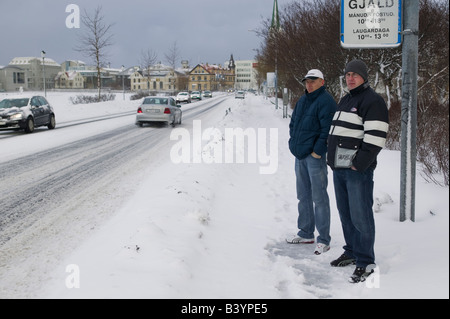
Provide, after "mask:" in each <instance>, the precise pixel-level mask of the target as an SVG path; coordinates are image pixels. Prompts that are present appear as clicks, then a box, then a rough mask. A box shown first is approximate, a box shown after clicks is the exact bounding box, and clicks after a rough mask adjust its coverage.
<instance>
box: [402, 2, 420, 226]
mask: <svg viewBox="0 0 450 319" xmlns="http://www.w3.org/2000/svg"><path fill="white" fill-rule="evenodd" d="M403 3H404V10H403V12H404V16H403V17H404V29H403V49H402V73H403V75H402V78H403V84H402V113H401V126H402V133H401V177H400V221H402V222H403V221H405V220H406V219H410V220H411V221H413V222H414V221H415V191H416V154H417V148H416V136H417V73H418V54H419V53H418V33H419V0H408V1H404V2H403Z"/></svg>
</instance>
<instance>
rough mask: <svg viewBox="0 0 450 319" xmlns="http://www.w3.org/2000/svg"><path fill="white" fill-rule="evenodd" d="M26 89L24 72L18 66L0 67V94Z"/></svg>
mask: <svg viewBox="0 0 450 319" xmlns="http://www.w3.org/2000/svg"><path fill="white" fill-rule="evenodd" d="M27 87H28V83H27V75H26V71H25V70H24V69H22V68H20V67H18V66H12V65H8V66H5V67H0V92H3V91H20V90H24V89H26V88H27Z"/></svg>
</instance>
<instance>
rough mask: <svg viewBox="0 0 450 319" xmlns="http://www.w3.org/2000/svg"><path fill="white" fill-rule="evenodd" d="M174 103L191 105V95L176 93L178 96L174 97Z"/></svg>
mask: <svg viewBox="0 0 450 319" xmlns="http://www.w3.org/2000/svg"><path fill="white" fill-rule="evenodd" d="M176 102H177V103H181V102H185V103H191V95H190V94H189V92H180V93H178V95H177V97H176Z"/></svg>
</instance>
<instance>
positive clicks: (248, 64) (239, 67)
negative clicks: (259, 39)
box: [235, 60, 258, 90]
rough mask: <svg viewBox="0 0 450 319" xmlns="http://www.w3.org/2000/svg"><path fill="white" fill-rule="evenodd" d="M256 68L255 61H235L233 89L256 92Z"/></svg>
mask: <svg viewBox="0 0 450 319" xmlns="http://www.w3.org/2000/svg"><path fill="white" fill-rule="evenodd" d="M257 67H258V64H257V62H256V61H255V60H241V61H236V81H235V88H236V89H238V90H258V81H257V75H258V72H257Z"/></svg>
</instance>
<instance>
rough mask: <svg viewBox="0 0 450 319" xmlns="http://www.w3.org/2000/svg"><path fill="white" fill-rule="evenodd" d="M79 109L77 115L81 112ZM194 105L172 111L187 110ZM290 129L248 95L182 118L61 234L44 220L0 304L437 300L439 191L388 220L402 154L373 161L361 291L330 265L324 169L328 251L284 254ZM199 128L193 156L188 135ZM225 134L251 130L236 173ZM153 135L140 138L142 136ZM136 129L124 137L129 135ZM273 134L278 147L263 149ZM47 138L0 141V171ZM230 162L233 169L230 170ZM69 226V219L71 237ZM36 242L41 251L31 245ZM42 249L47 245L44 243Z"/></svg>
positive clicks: (441, 244) (77, 211) (7, 274)
mask: <svg viewBox="0 0 450 319" xmlns="http://www.w3.org/2000/svg"><path fill="white" fill-rule="evenodd" d="M54 94H56V93H54ZM49 99H50V102H51V103H53V102H52V97H49ZM61 99H62V96H59V97H57V96H55V97H54V100H55V101H60V100H61ZM198 103H206V102H205V101H202V102H198ZM53 104H54V103H53ZM193 104H196V103H193ZM136 105H137V104H136V101H126V102H121V101H114V102H110V103H109V105H108V110H109V111H110V112H112V113H113V112H124V111H127V110H132V109H134V108H135V107H136ZM105 106H106V105H105ZM81 107H82V108H84V111H85V113H88V112H87V111H86V110H87V109H88V108H90V107H92V106H81ZM97 107H98V109H101V108H102V105H99V106H97ZM191 108H193V105H186V106H183V109H185V110H186V111H187V110H188V109H191ZM68 109H73V106H69V105H66V104H64V103H61V108H60V110H59V113H60V114H61V115H60V116H61V117H62V118H64V120H66V119H70V118H71V117H76V116H77V115H76V114H81V112H80V113H76V112H72V114H71V115H69V114H68V112H67V110H68ZM90 111H91V110H90ZM186 113H189V112H186ZM74 114H75V115H74ZM191 114H193V113H191ZM57 115H58V110H57ZM80 117H81V115H80ZM132 119H133V118H132V117H129V118H123V121H128V122H132ZM61 120H62V119H61ZM199 120H200V122H198V121H199ZM111 121H122V120H120V119H115V120H111ZM107 123H109V124H107ZM110 123H111V122H110V121H105V123H104V124H94V125H93V126H96V128H95V129H94V128H92V129H91V125H88V126H83V127H86V130H84V132H83V134H87V135H92V134H94V132H100V131H105V132H107V131H109V130H111V129H112V128H111V127H108V126H109V125H111V124H110ZM288 123H289V119H283V118H282V112H281V110H275V109H274V106H273V104H272V103H271V102H270V101H269V100H266V99H265V98H264V97H262V96H253V95H247V98H246V99H245V100H242V101H241V100H235V99H233V98H232V97H230V98H229V99H226V100H225V101H224V103H221V104H217V105H216V106H215V107H214V108H212V109H210V112H207V113H204V114H198V115H195V116H193V117H191V118H189V119H187V120H185V121H184V123H183V125H182V126H181V127H179V128H178V129H172V128H168V127H165V128H159V130H160V131H163V130H164V131H167V134H165V135H164V137H162V138H161V140H160V141H159V143H158V144H157V145H156V146H155V147H153V148H150V149H149V151H148V152H146V153H145V154H144V156H142V157H139V160H130V162H129V163H128V164H126V165H123V166H122V168H121V169H122V171H120V170H119V171H116V172H115V173H114V174H111V175H110V176H106V177H105V179H104V180H103V181H102V182H100V184H98V185H96V186H95V187H94V188H93V189H92V192H89V193H90V194H89V196H88V197H84V196H80V197H78V198H76V197H74V198H73V201H72V200H71V204H72V207H73V210H69V209H66V208H64V209H63V212H64V214H63V215H62V216H60V217H59V220H58V223H60V224H63V223H64V222H66V223H69V225H68V226H69V227H65V228H64V232H58V231H55V232H53V230H52V225H53V224H52V223H50V222H48V221H47V220H46V219H44V220H42V221H40V223H41V224H43V225H44V226H46V225H47V226H48V227H47V229H46V232H41V233H39V234H36V236H35V237H34V238H35V239H36V240H37V241H36V242H35V243H34V245H33V246H32V249H30V252H31V253H30V254H26V253H25V254H22V255H21V259H20V260H17V264H15V265H14V266H20V267H18V268H17V269H16V268H14V267H9V268H8V267H7V268H6V270H5V267H4V265H5V264H6V265H9V266H11V264H8V263H7V262H6V261H5V260H4V259H0V266H2V267H1V268H0V287H1V288H0V297H1V298H21V297H26V298H208V299H209V298H213V299H214V298H255V299H257V298H313V299H315V298H448V273H449V269H448V265H449V262H448V251H449V250H448V242H449V240H448V213H449V208H448V207H449V204H448V189H447V188H440V187H437V186H435V185H432V184H427V183H425V182H424V181H423V180H421V179H420V180H419V181H418V183H417V187H418V190H417V203H416V210H417V212H416V215H417V216H416V223H411V222H405V223H399V222H398V203H399V177H400V176H399V165H400V160H399V158H400V153H399V152H393V151H387V150H384V151H382V153H381V154H380V160H379V167H378V168H377V171H376V173H375V197H376V198H375V202H376V213H375V214H376V223H377V242H376V253H377V265H378V269H377V271H378V272H377V276H374V277H373V278H374V279H373V280H372V281H370V282H368V283H367V284H366V283H362V284H357V285H352V284H349V283H348V282H347V278H348V276H349V275H350V274H351V272H352V271H353V269H351V268H350V267H348V268H342V269H335V268H331V267H330V266H329V262H330V261H331V260H332V259H334V258H336V257H338V256H339V255H340V254H341V253H342V249H341V247H342V246H343V244H344V243H343V236H342V230H341V227H340V221H339V216H338V213H337V210H336V207H335V204H334V193H333V192H334V191H333V183H332V174H331V172H330V174H329V179H330V182H329V194H330V202H331V203H332V227H331V236H332V244H331V245H332V248H331V250H330V251H329V252H327V253H326V254H323V255H321V256H316V255H314V254H313V251H314V245H305V246H297V245H288V244H286V243H285V240H284V239H285V237H286V236H289V235H292V234H293V233H295V232H296V217H297V212H296V209H297V200H296V193H295V174H294V171H293V165H294V161H293V157H292V155H291V154H290V153H289V150H288V149H287V139H288ZM199 124H201V134H202V135H201V136H202V137H203V139H202V140H201V141H200V143H201V147H200V148H198V143H199V141H198V140H196V136H197V135H196V134H195V132H196V130H197V129H198V125H199ZM114 126H115V127H116V126H117V124H116V123H114ZM230 128H231V129H236V128H240V129H243V130H245V129H249V130H247V131H246V132H247V133H248V134H252V133H254V135H253V136H254V137H255V138H256V140H255V141H257V147H256V148H255V149H252V145H247V146H246V147H245V148H243V149H241V150H240V149H239V148H237V149H235V150H234V151H235V153H234V157H233V158H234V161H233V163H226V161H225V159H226V155H225V154H226V152H227V150H229V147H230V144H227V142H229V141H230V139H229V137H227V135H226V132H227V129H230ZM271 128H272V129H276V130H270V129H271ZM152 129H154V128H152V127H144V128H142V131H143V132H144V133H142V134H145V132H146V131H150V130H152ZM67 130H68V131H67ZM75 130H76V128H75ZM135 130H136V128H135V127H131V128H130V134H134V133H131V132H135ZM61 131H66V132H67V135H68V136H69V138H72V137H71V136H73V140H74V141H77V140H79V137H77V134H81V133H80V132H75V131H72V128H71V129H70V130H69V129H64V130H61ZM78 131H79V130H78ZM54 132H55V133H53V132H52V134H56V135H57V134H59V132H58V130H55V131H54ZM72 132H73V133H72ZM275 132H276V142H277V147H276V148H271V145H272V146H273V144H271V143H272V142H274V141H273V140H270V137H271V136H272V137H273V136H274V135H275ZM47 133H50V132H38V134H36V135H33V136H30V135H23V136H22V135H19V136H14V137H13V138H8V139H5V140H0V147H8V146H9V147H11V149H12V150H14V152H12V154H10V155H8V156H3V157H0V162H2V161H3V162H5V161H7V160H9V159H11V158H14V157H15V156H16V157H18V156H19V155H20V156H23V154H25V153H26V151H24V150H23V147H18V146H15V143H13V142H12V141H14V142H18V141H20V142H21V143H27V142H30V143H32V144H33V145H30V147H29V149H33V150H34V145H35V144H37V143H41V142H42V143H45V142H44V140H47V136H48V134H47ZM170 133H172V134H170ZM263 133H265V134H266V135H265V136H264V135H263ZM271 133H272V134H271ZM44 136H45V137H44ZM53 136H54V135H53ZM183 136H184V137H186V136H187V137H188V138H187V139H184V140H183V138H182V137H183ZM171 137H172V138H171ZM197 137H198V136H197ZM259 138H260V139H259ZM57 140H60V141H61V142H55V143H56V144H63V143H64V142H63V140H64V137H63V136H60V137H58V138H56V139H55V141H57ZM264 141H265V142H266V143H265V147H263V146H264V143H263V142H264ZM124 142H125V141H124ZM13 144H14V145H13ZM237 144H238V143H237V142H236V144H235V145H234V146H236V145H237ZM55 146H56V145H55ZM55 146H53V145H52V143H48V145H46V146H43V147H44V148H50V149H51V148H52V147H55ZM36 149H39V147H36ZM187 150H189V157H188V158H189V160H188V161H187V162H181V163H176V160H174V159H178V160H179V159H181V158H183V157H182V155H183V151H187ZM219 150H222V153H220V152H219ZM253 150H256V153H254V154H256V157H255V158H256V160H253V158H252V157H251V156H252V153H251V152H253ZM258 150H260V151H261V152H262V150H264V151H266V155H267V154H268V153H269V152H270V151H271V152H272V153H274V154H272V155H275V154H276V160H277V161H276V170H275V172H274V174H261V168H264V167H265V168H267V167H268V165H269V164H268V163H269V162H268V161H271V164H272V165H274V164H275V163H274V159H275V157H268V156H266V157H264V156H262V155H263V154H262V153H263V152H262V153H260V154H259V155H258V153H257V151H258ZM199 152H200V153H199ZM240 152H241V153H243V154H241V153H240ZM184 154H186V153H184ZM240 155H244V158H245V160H244V163H238V160H237V159H238V158H239V156H240ZM185 159H186V157H185ZM263 159H264V161H263ZM215 161H216V163H215ZM209 162H212V163H209ZM418 176H420V174H418ZM101 186H103V187H104V189H102V187H101ZM96 190H97V191H98V192H95V191H96ZM430 211H432V212H433V214H430ZM71 213H72V215H73V216H71V219H67V218H68V214H71ZM102 213H106V214H105V215H104V216H105V218H104V219H99V220H96V219H95V218H94V221H97V222H96V223H95V222H94V223H93V224H91V222H92V221H93V220H92V219H89V218H88V216H89V215H97V214H102ZM86 218H87V219H86ZM73 220H78V222H77V223H75V224H76V225H77V227H75V228H74V229H72V228H71V227H70V223H71V221H73ZM80 221H81V222H80ZM45 228H46V227H43V228H42V229H45ZM38 235H39V236H38ZM44 235H45V236H47V239H45V240H44V239H42V238H40V237H45V236H44ZM70 238H72V239H73V240H70ZM420 238H427V241H422V240H419V239H420ZM78 239H79V240H78ZM49 242H54V243H58V245H56V244H55V246H53V247H52V245H50V247H47V246H44V245H48V243H49ZM66 242H67V245H66ZM16 247H18V246H16ZM56 247H57V248H58V249H59V250H58V249H55V248H56ZM0 249H1V248H0ZM0 257H1V255H0ZM430 270H432V271H431V272H430ZM2 274H3V276H2Z"/></svg>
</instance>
